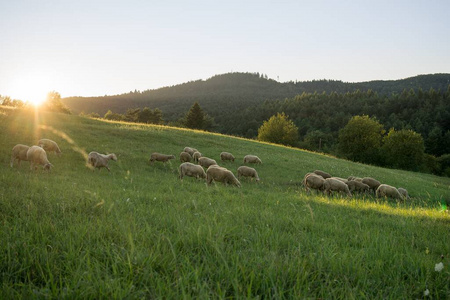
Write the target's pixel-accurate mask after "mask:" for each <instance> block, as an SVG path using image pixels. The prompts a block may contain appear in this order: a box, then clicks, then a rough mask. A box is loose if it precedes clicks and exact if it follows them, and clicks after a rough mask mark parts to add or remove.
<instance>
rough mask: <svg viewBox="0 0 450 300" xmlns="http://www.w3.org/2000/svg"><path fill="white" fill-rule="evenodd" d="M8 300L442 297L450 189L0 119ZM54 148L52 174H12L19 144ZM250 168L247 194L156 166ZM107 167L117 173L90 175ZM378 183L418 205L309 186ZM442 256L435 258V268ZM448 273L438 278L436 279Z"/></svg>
mask: <svg viewBox="0 0 450 300" xmlns="http://www.w3.org/2000/svg"><path fill="white" fill-rule="evenodd" d="M0 132H1V134H0V170H1V173H0V220H1V222H2V230H1V233H0V235H1V241H2V243H1V244H0V274H1V275H0V276H1V282H2V286H1V294H2V295H3V297H5V298H21V297H22V298H32V297H33V298H72V299H73V298H95V299H99V298H163V297H164V298H176V299H179V298H181V297H183V298H225V297H228V298H244V297H248V298H257V297H260V298H263V297H264V298H327V299H330V298H341V299H342V298H345V299H351V298H358V299H364V298H369V299H373V298H393V299H398V298H423V295H424V294H423V293H424V291H425V290H427V289H428V290H429V292H430V296H431V297H432V298H436V299H445V298H449V297H450V286H449V284H448V280H449V276H450V272H449V269H450V235H449V234H448V232H449V229H450V216H449V214H448V212H445V211H442V206H441V202H445V201H446V200H447V201H448V199H450V188H449V187H450V180H449V179H448V178H442V177H436V176H432V175H427V174H421V173H412V172H406V171H398V170H391V169H383V168H378V167H372V166H367V165H363V164H357V163H352V162H349V161H345V160H339V159H336V158H333V157H329V156H324V155H319V154H316V153H311V152H305V151H302V150H299V149H293V148H286V147H280V146H277V145H270V144H264V143H258V142H255V141H251V140H245V139H238V138H233V137H228V136H223V135H218V134H211V133H204V132H196V131H190V130H183V129H177V128H170V127H163V126H151V125H137V124H127V123H114V122H104V121H99V120H92V119H87V118H81V117H77V116H69V115H62V114H52V113H43V112H41V113H36V112H34V111H32V110H30V111H25V110H14V109H8V108H4V107H0ZM43 137H46V138H50V139H52V140H55V141H56V142H57V143H58V144H59V146H60V148H61V150H62V152H63V153H62V155H61V156H60V157H58V156H56V155H55V154H49V160H50V161H51V162H52V164H53V165H54V168H53V170H52V171H51V172H50V173H46V172H44V171H43V170H42V169H39V170H38V171H30V170H29V164H28V163H27V162H23V163H22V165H21V166H20V167H17V165H14V168H10V167H9V161H10V155H11V149H12V147H13V146H14V145H15V144H19V143H22V144H27V145H32V144H36V142H37V140H38V139H39V138H43ZM185 146H192V147H195V148H197V149H199V150H200V151H201V152H202V153H203V154H204V155H206V156H209V157H212V158H214V159H216V160H217V161H219V154H220V152H222V151H229V152H232V153H233V154H234V155H235V156H236V158H237V160H236V161H235V162H229V163H224V164H223V166H225V167H227V168H229V169H231V170H232V171H234V172H236V169H237V167H238V166H240V165H241V161H242V157H243V156H244V155H246V154H255V155H258V156H259V157H260V158H261V159H262V161H263V164H262V165H258V166H256V169H257V170H258V173H259V175H260V177H261V182H260V183H254V182H250V181H248V180H242V181H241V183H242V188H240V189H239V188H236V187H232V186H224V185H222V184H220V183H218V184H216V185H213V186H209V187H207V186H206V185H205V182H204V181H198V180H196V179H194V178H189V177H187V178H185V179H184V180H183V181H180V180H179V179H178V177H177V175H178V170H177V168H178V166H179V162H178V160H176V161H171V162H170V163H168V164H166V165H163V164H161V163H155V164H154V165H153V166H151V165H149V164H148V159H149V157H150V154H151V152H162V153H166V154H174V155H176V156H178V154H179V153H180V152H181V151H182V149H183V148H184V147H185ZM90 151H98V152H101V153H112V152H113V153H115V154H116V155H117V157H118V161H117V162H114V161H111V162H110V164H109V166H110V168H111V173H108V171H107V170H105V169H103V170H102V171H94V172H93V171H92V170H90V169H89V168H87V167H86V164H85V162H86V155H87V153H89V152H90ZM314 169H322V170H324V171H327V172H330V173H331V174H333V175H335V176H341V177H347V176H350V175H356V176H366V175H370V176H373V177H375V178H377V179H379V180H380V181H382V182H383V183H388V184H391V185H394V186H402V187H405V188H406V189H408V191H409V193H410V195H411V196H412V198H413V199H412V201H411V202H408V203H397V202H396V201H393V200H388V199H387V200H386V199H378V200H377V199H374V198H373V197H372V196H357V195H356V196H353V197H352V198H351V199H349V198H346V197H343V196H340V195H332V196H329V197H326V196H323V195H322V194H315V193H312V194H308V193H306V192H305V191H303V189H302V188H301V186H300V181H301V180H302V178H303V175H304V174H305V173H307V172H309V171H313V170H314ZM441 256H442V257H441ZM440 262H443V264H444V269H443V270H442V271H440V272H437V271H435V265H436V264H437V263H440Z"/></svg>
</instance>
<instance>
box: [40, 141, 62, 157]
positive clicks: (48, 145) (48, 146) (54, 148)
mask: <svg viewBox="0 0 450 300" xmlns="http://www.w3.org/2000/svg"><path fill="white" fill-rule="evenodd" d="M38 146H39V147H41V148H42V149H44V150H45V151H46V152H55V153H56V154H59V155H61V150H60V149H59V147H58V144H57V143H55V142H54V141H52V140H49V139H40V140H39V141H38Z"/></svg>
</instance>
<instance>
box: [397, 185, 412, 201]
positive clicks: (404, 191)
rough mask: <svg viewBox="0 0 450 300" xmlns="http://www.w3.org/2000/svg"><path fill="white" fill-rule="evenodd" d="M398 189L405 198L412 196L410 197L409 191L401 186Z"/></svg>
mask: <svg viewBox="0 0 450 300" xmlns="http://www.w3.org/2000/svg"><path fill="white" fill-rule="evenodd" d="M397 190H398V192H399V193H400V194H401V195H402V196H403V198H404V199H406V200H409V199H411V198H410V197H409V195H408V191H407V190H406V189H404V188H401V187H399V188H398V189H397Z"/></svg>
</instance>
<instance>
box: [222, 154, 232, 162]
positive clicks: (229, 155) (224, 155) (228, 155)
mask: <svg viewBox="0 0 450 300" xmlns="http://www.w3.org/2000/svg"><path fill="white" fill-rule="evenodd" d="M220 160H221V161H225V160H231V161H233V162H234V156H233V154H231V153H229V152H222V153H220Z"/></svg>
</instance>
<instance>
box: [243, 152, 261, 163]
mask: <svg viewBox="0 0 450 300" xmlns="http://www.w3.org/2000/svg"><path fill="white" fill-rule="evenodd" d="M245 163H253V164H261V163H262V161H261V159H260V158H259V157H258V156H256V155H250V154H249V155H246V156H244V164H245Z"/></svg>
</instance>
